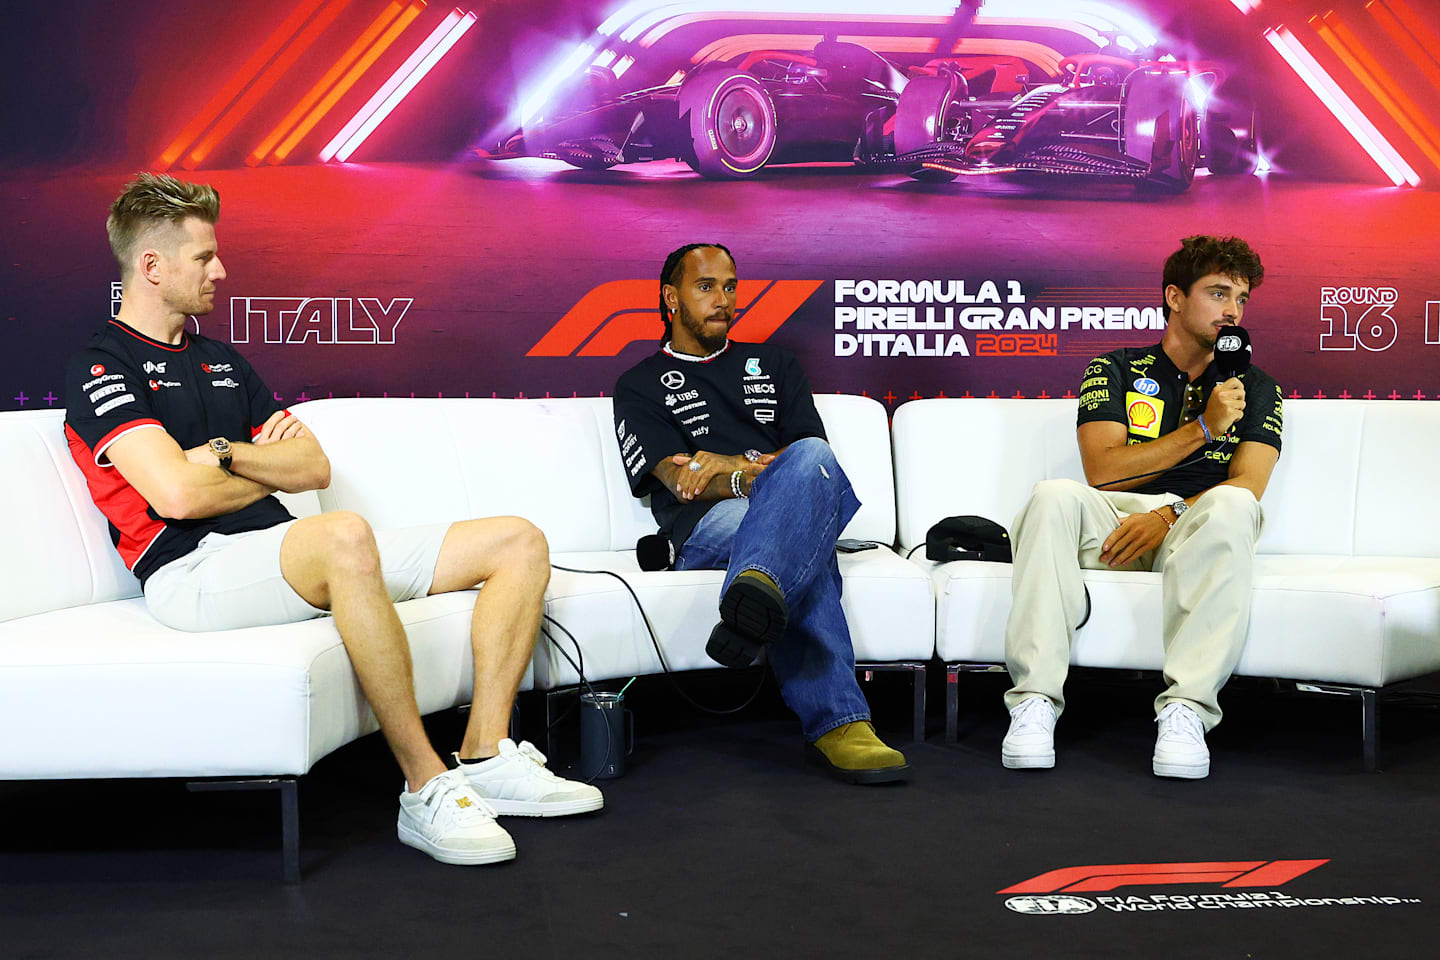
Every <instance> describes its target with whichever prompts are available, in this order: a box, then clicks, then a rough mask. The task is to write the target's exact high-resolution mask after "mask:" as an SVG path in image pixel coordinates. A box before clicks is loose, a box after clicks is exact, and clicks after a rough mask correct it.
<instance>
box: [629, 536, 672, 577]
mask: <svg viewBox="0 0 1440 960" xmlns="http://www.w3.org/2000/svg"><path fill="white" fill-rule="evenodd" d="M635 559H636V560H637V561H639V563H640V569H641V570H674V569H675V544H673V543H671V542H670V538H669V537H664V536H661V535H660V534H658V533H652V534H650V535H648V536H644V537H641V538H640V539H639V540H636V541H635Z"/></svg>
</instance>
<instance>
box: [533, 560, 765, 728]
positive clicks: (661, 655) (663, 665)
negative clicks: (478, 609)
mask: <svg viewBox="0 0 1440 960" xmlns="http://www.w3.org/2000/svg"><path fill="white" fill-rule="evenodd" d="M550 566H552V567H554V568H555V569H556V570H564V571H565V572H566V573H589V574H603V575H605V576H607V577H614V578H615V579H616V580H619V581H620V583H621V585H622V586H624V587H625V589H626V590H627V591H629V593H630V599H631V600H634V601H635V609H637V610H639V611H640V619H642V620H644V621H645V629H646V630H647V631H648V632H649V634H650V643H651V645H652V646H654V647H655V656H656V657H657V658H658V659H659V660H660V669H661V670H662V671H663V672H664V674H665V676H666V677H667V678H668V679H669V680H670V685H671V686H672V687H674V688H675V692H676V693H677V694H679V696H680V699H682V700H684V701H685V702H686V703H688V704H690V706H692V707H694V708H695V709H696V710H699V711H701V712H702V713H708V714H710V715H712V716H717V717H724V716H729V715H731V714H735V713H739V712H740V711H741V710H744V709H745V708H746V707H748V706H750V704H752V703H754V702H755V700H756V699H757V698H758V697H759V696H760V691H761V690H763V689H764V688H765V677H766V674H767V673H768V672H769V664H768V663H767V664H763V665H762V666H763V669H762V670H761V671H760V681H759V682H758V683H757V684H755V689H754V690H752V691H751V692H750V696H748V697H746V698H745V700H744V702H743V703H741V704H740V705H739V706H737V707H730V708H728V709H721V708H719V707H707V706H706V705H705V704H703V703H701V702H700V701H698V700H696V699H695V698H694V697H692V696H690V694H688V693H686V692H685V689H684V688H683V687H681V686H680V681H678V680H676V679H675V674H674V672H673V671H672V670H671V669H670V664H669V663H667V662H666V661H665V652H664V651H663V650H661V649H660V639H659V638H658V637H657V636H656V635H655V627H654V625H653V624H651V623H650V615H649V614H647V613H646V612H645V606H644V605H643V604H642V603H641V602H640V597H639V595H637V594H636V593H635V588H634V587H632V586H630V582H629V581H628V580H626V579H625V578H624V577H622V576H620V574H618V573H616V572H615V571H613V570H577V569H576V568H574V567H562V566H560V565H559V564H558V563H552V564H550ZM546 619H549V617H546ZM551 622H554V621H551ZM556 626H559V624H558V623H557V624H556ZM561 629H562V630H563V629H564V628H563V627H561ZM566 633H569V631H568V630H567V631H566ZM570 639H571V640H572V641H573V640H574V639H575V638H574V637H573V636H571V638H570ZM575 646H576V649H577V650H578V649H579V646H580V645H579V644H578V643H577V644H576V645H575Z"/></svg>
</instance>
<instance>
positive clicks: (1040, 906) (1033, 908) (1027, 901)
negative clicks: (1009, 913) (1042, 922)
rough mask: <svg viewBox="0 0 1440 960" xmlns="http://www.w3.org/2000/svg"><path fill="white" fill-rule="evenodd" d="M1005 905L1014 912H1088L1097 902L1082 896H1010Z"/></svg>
mask: <svg viewBox="0 0 1440 960" xmlns="http://www.w3.org/2000/svg"><path fill="white" fill-rule="evenodd" d="M1005 906H1007V907H1009V908H1010V909H1011V910H1014V911H1015V912H1016V913H1036V914H1042V915H1043V914H1059V913H1089V912H1090V911H1091V910H1094V909H1095V907H1096V906H1097V904H1096V903H1095V901H1094V900H1086V899H1085V898H1084V897H1011V898H1010V899H1009V900H1006V901H1005Z"/></svg>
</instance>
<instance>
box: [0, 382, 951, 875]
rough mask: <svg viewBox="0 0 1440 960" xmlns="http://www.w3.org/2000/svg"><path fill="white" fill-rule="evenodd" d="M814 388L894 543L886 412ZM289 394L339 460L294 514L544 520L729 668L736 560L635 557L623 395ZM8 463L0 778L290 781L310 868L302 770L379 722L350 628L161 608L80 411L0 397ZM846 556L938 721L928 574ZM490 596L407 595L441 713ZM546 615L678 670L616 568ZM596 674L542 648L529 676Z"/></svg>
mask: <svg viewBox="0 0 1440 960" xmlns="http://www.w3.org/2000/svg"><path fill="white" fill-rule="evenodd" d="M816 400H817V404H818V406H819V409H820V412H821V415H822V417H823V418H824V420H825V423H826V428H827V431H828V432H829V434H830V438H831V443H832V445H833V446H834V448H835V451H836V454H837V456H838V458H839V459H840V461H841V463H842V464H843V465H844V466H845V467H846V470H847V472H848V473H849V475H850V476H851V478H852V482H853V484H854V486H855V488H856V490H857V493H858V495H859V497H860V499H861V500H862V501H863V502H864V506H863V507H862V508H861V510H860V511H859V513H857V514H856V516H855V518H854V519H853V521H852V522H851V523H850V525H849V526H848V527H847V528H846V531H845V535H846V536H848V537H854V538H857V539H871V540H878V541H880V542H882V543H885V544H889V543H892V542H893V540H894V535H895V501H894V482H893V475H892V467H891V458H890V434H889V430H888V424H887V421H886V416H885V411H884V408H883V407H881V406H880V404H879V403H877V402H876V401H874V400H867V399H864V398H860V397H846V396H820V397H817V398H816ZM291 409H292V410H293V411H294V412H295V413H296V415H297V416H299V417H300V418H301V419H303V420H304V421H305V422H306V423H307V424H309V425H310V427H311V428H312V429H313V430H314V431H315V433H316V435H317V436H318V437H319V438H320V439H321V441H322V443H323V444H324V445H325V448H326V451H327V453H328V454H329V456H330V459H331V464H332V482H331V485H330V487H329V488H327V489H326V490H323V491H319V492H311V493H307V494H303V495H299V496H289V497H282V499H284V500H285V501H286V503H287V506H289V507H290V509H291V512H292V513H295V514H296V515H297V516H305V515H310V514H314V513H317V512H319V511H321V510H339V509H349V510H355V511H358V512H360V513H361V514H363V515H365V516H366V517H367V518H368V519H369V520H370V521H371V522H372V524H373V525H375V526H397V525H407V524H418V523H432V522H440V521H446V520H453V519H462V518H468V517H476V516H496V515H504V514H517V515H520V516H524V517H527V518H529V519H531V520H532V521H534V522H535V523H536V524H537V525H539V526H540V527H541V528H542V529H543V530H544V531H545V534H546V536H547V538H548V539H549V542H550V547H551V553H552V559H553V560H554V561H555V562H556V563H559V564H562V565H564V566H570V567H576V568H584V569H597V570H598V569H604V570H613V571H617V572H620V573H622V574H623V575H624V576H625V577H626V579H627V580H628V581H629V582H630V583H631V584H632V586H633V587H634V589H635V590H636V592H637V593H638V595H639V597H640V599H641V601H642V602H643V603H644V605H645V609H646V612H647V613H648V614H649V616H650V619H651V622H652V623H653V624H654V626H655V629H656V631H657V633H658V636H659V641H660V646H661V648H662V649H663V651H664V654H665V658H666V661H667V662H668V665H669V667H670V669H672V670H677V671H681V670H693V669H700V668H705V667H711V666H715V664H713V663H712V662H711V661H710V660H709V659H708V658H707V657H706V655H705V650H704V648H705V640H706V638H707V637H708V635H709V631H710V628H711V626H712V625H713V624H714V621H715V619H716V605H717V602H718V597H719V587H720V582H721V577H722V574H720V573H719V572H715V571H694V572H680V573H676V572H657V573H641V572H640V571H639V568H638V567H637V565H636V561H635V553H634V547H635V541H636V539H637V538H638V537H640V536H642V535H644V534H648V533H653V532H654V524H653V522H652V520H651V518H650V515H649V512H648V510H646V509H645V507H644V506H643V505H641V504H640V503H639V502H638V501H635V500H634V499H633V498H632V497H631V496H630V494H629V491H628V488H627V487H626V485H625V481H624V475H623V469H622V466H621V463H620V459H619V454H618V451H617V445H616V443H615V441H614V428H613V426H612V422H611V411H610V401H609V400H608V399H604V398H595V399H588V398H587V399H557V400H468V399H453V400H452V399H444V400H441V399H435V400H428V399H426V400H411V399H335V400H318V401H311V402H308V403H303V404H298V405H296V406H294V407H292V408H291ZM0 477H3V478H4V484H5V489H6V494H7V495H6V496H5V497H4V498H0V531H3V534H4V549H3V550H0V583H3V589H0V730H3V731H5V732H6V733H5V736H3V737H0V780H23V779H54V778H128V777H179V778H186V779H187V780H193V781H196V786H198V787H200V788H205V787H209V788H218V787H242V788H259V787H275V788H278V789H279V790H280V791H281V797H282V812H283V822H284V825H285V858H284V863H285V870H286V875H287V877H288V878H289V879H292V880H293V879H296V878H298V864H299V855H298V806H297V803H296V793H295V778H296V777H298V776H300V775H303V774H304V773H306V772H307V771H308V770H309V769H310V768H311V766H312V765H313V764H314V763H315V762H316V761H317V760H319V759H320V758H321V757H323V756H325V755H326V754H328V753H330V752H331V751H333V750H335V749H337V748H338V747H340V746H342V745H344V744H346V743H349V742H350V741H352V740H354V739H356V738H357V737H359V736H362V735H364V734H365V733H368V732H370V731H373V730H374V729H376V726H375V720H374V717H373V715H372V714H371V712H370V710H369V708H368V707H367V705H366V703H365V701H364V698H363V697H362V695H361V692H360V688H359V685H358V682H357V681H356V679H355V675H354V673H353V671H352V670H351V667H350V662H349V659H348V657H347V656H346V654H345V650H344V647H343V645H342V644H341V642H340V638H339V635H338V634H337V633H336V631H335V628H334V625H333V622H332V621H331V620H330V619H329V618H322V619H317V620H311V621H306V622H303V623H296V624H287V625H282V626H274V627H263V628H256V629H248V630H235V631H226V632H217V633H204V634H190V633H183V632H178V631H174V630H170V629H168V628H166V627H164V626H161V625H160V624H159V623H157V622H156V621H155V620H154V619H152V618H151V617H150V615H149V613H148V612H147V611H146V609H145V602H144V599H143V598H142V597H141V596H140V593H139V589H138V584H137V582H136V580H135V579H134V577H133V576H132V575H131V574H130V573H129V571H127V570H126V569H125V568H124V566H123V564H122V563H121V561H120V558H119V556H118V555H117V554H116V552H115V550H114V548H113V547H112V546H111V544H110V538H109V534H108V532H107V525H106V522H105V520H104V518H103V517H102V516H101V514H100V513H99V511H98V510H97V509H96V508H95V507H94V505H93V504H92V502H91V500H90V497H89V494H88V492H87V490H86V488H85V483H84V480H83V478H82V476H81V474H80V472H79V470H78V469H77V468H76V467H75V465H74V463H73V461H72V460H71V457H70V453H69V451H68V449H67V446H66V442H65V436H64V432H63V411H60V410H46V411H36V412H20V413H6V414H0ZM841 567H842V570H843V572H844V576H845V581H846V590H845V600H844V603H845V609H846V612H847V614H848V615H849V617H850V623H851V628H852V631H853V634H854V640H855V649H856V655H857V659H859V660H861V661H862V662H864V661H879V662H882V663H881V665H882V666H887V667H893V666H905V667H908V668H913V669H914V670H915V672H916V673H915V676H916V680H917V682H916V687H915V689H916V691H917V701H916V709H917V718H918V719H917V723H919V724H921V726H920V727H919V729H920V730H921V733H922V735H923V713H924V701H923V693H924V687H925V684H924V676H923V668H924V664H925V662H927V661H928V660H929V659H930V657H931V655H932V653H933V650H934V636H935V628H934V612H935V605H934V599H933V594H932V592H931V584H930V580H929V578H928V577H927V576H926V574H925V572H924V571H922V570H920V569H918V568H917V567H915V566H914V565H913V564H909V563H907V562H905V561H904V560H903V559H901V558H900V557H899V556H897V555H896V554H894V553H893V552H891V551H890V550H889V549H878V550H871V551H867V552H864V553H859V554H855V555H853V556H845V557H842V558H841ZM473 605H474V594H473V592H463V593H455V594H449V595H443V596H435V597H425V598H421V599H416V600H411V601H408V602H406V603H403V604H400V605H399V613H400V617H401V620H402V622H403V623H404V625H405V628H406V631H407V633H408V635H409V639H410V646H411V654H412V658H413V660H414V665H415V686H416V695H417V698H418V701H419V704H420V709H421V712H422V713H431V712H434V711H438V710H443V709H446V708H449V707H454V706H457V705H461V704H464V703H467V702H468V700H469V692H470V688H471V678H472V665H471V655H470V649H469V622H470V614H471V609H472V607H473ZM547 613H549V614H550V616H552V617H554V618H555V619H556V620H558V621H559V622H561V623H563V624H564V625H565V626H566V627H567V628H568V629H569V630H570V631H571V632H572V633H573V634H574V635H575V637H576V639H577V640H578V641H579V643H580V645H581V647H582V649H583V653H584V668H585V673H586V678H587V679H588V680H590V681H592V682H593V681H601V680H606V679H613V678H617V677H628V676H631V675H632V674H649V673H655V672H658V671H659V670H661V669H662V667H661V664H660V660H659V658H658V657H657V655H656V652H655V649H654V646H653V645H652V642H651V639H650V635H649V632H648V631H647V630H646V628H645V624H644V622H643V620H642V619H641V617H640V615H639V612H638V611H637V610H636V609H635V606H634V603H633V601H632V600H631V597H630V595H629V593H628V592H627V591H626V590H625V588H624V586H623V585H622V584H621V583H619V582H618V581H616V580H615V579H613V578H611V577H608V576H596V575H587V574H572V573H561V572H556V573H555V574H554V576H553V578H552V581H551V586H550V589H549V592H548V595H547ZM558 639H559V640H560V642H561V643H567V641H566V640H565V639H564V638H563V637H559V638H558ZM571 655H572V656H574V652H573V651H571ZM578 679H579V678H578V677H577V675H576V673H575V671H574V670H573V669H572V668H571V667H570V666H569V664H568V663H567V662H566V661H565V660H564V659H562V658H561V657H560V656H559V655H558V654H556V653H555V651H554V650H553V649H551V648H550V647H549V645H548V644H546V643H544V642H543V641H542V644H541V645H540V646H539V647H538V648H537V652H536V656H535V659H534V661H533V663H532V666H531V669H530V670H529V671H528V672H527V675H526V677H525V679H524V681H523V684H522V689H526V690H529V689H537V688H538V689H544V690H550V689H555V688H558V687H564V686H569V685H573V684H575V683H576V682H577V681H578Z"/></svg>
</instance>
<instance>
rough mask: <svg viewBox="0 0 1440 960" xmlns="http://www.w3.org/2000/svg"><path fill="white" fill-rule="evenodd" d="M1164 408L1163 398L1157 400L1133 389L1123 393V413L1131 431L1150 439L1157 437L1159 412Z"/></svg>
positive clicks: (1158, 432)
mask: <svg viewBox="0 0 1440 960" xmlns="http://www.w3.org/2000/svg"><path fill="white" fill-rule="evenodd" d="M1164 410H1165V401H1164V400H1157V399H1155V398H1154V397H1147V396H1145V395H1144V394H1143V393H1135V392H1134V391H1131V392H1129V393H1127V394H1125V414H1126V416H1127V417H1128V418H1129V420H1130V432H1131V433H1136V434H1139V435H1140V436H1142V437H1150V438H1151V439H1155V438H1157V437H1159V436H1160V414H1161V413H1162V412H1164Z"/></svg>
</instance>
